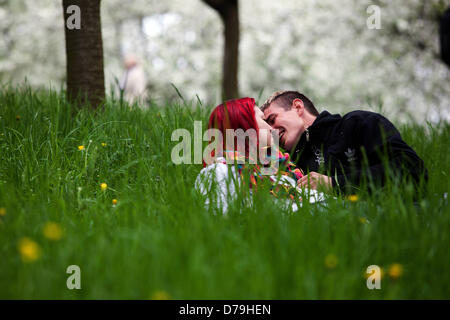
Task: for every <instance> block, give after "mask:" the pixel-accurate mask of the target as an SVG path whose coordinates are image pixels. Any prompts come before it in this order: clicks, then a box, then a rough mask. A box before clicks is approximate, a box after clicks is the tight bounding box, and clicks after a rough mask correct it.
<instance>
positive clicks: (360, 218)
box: [358, 217, 368, 224]
mask: <svg viewBox="0 0 450 320" xmlns="http://www.w3.org/2000/svg"><path fill="white" fill-rule="evenodd" d="M358 220H359V222H361V223H362V224H366V223H368V222H367V219H366V218H364V217H359V219H358Z"/></svg>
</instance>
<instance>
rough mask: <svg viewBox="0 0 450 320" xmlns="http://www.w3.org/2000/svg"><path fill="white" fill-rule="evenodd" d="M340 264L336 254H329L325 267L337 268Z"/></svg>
mask: <svg viewBox="0 0 450 320" xmlns="http://www.w3.org/2000/svg"><path fill="white" fill-rule="evenodd" d="M337 264H338V258H337V257H336V256H335V255H334V254H329V255H327V256H326V258H325V267H327V268H328V269H334V268H336V266H337Z"/></svg>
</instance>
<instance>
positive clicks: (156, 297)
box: [151, 290, 170, 300]
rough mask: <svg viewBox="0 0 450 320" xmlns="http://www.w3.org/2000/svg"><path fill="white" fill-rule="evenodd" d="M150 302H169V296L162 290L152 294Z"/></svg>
mask: <svg viewBox="0 0 450 320" xmlns="http://www.w3.org/2000/svg"><path fill="white" fill-rule="evenodd" d="M151 299H152V300H170V295H169V294H168V293H167V292H166V291H163V290H157V291H155V292H154V293H153V294H152V297H151Z"/></svg>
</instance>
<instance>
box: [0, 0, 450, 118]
mask: <svg viewBox="0 0 450 320" xmlns="http://www.w3.org/2000/svg"><path fill="white" fill-rule="evenodd" d="M371 4H375V5H378V6H380V8H381V27H382V28H381V29H380V30H370V29H368V28H367V26H366V20H367V18H368V17H369V14H368V13H367V12H366V10H367V7H368V6H369V5H371ZM239 6H240V8H239V10H240V30H241V35H240V47H239V48H240V52H239V58H240V61H239V86H240V88H239V91H240V95H241V96H253V97H256V98H258V97H259V96H261V98H260V99H259V102H260V103H261V102H262V101H263V100H264V99H265V98H266V97H267V96H269V95H270V94H271V93H272V92H273V91H275V90H279V89H296V90H299V91H301V92H303V93H305V94H306V95H308V96H310V97H311V98H312V99H313V101H314V102H315V104H316V105H317V106H318V107H319V109H321V110H322V109H328V110H330V111H331V112H342V111H347V110H350V109H355V108H361V109H372V110H375V111H380V106H382V108H383V109H382V112H383V113H384V114H385V115H387V116H389V117H395V118H397V119H399V120H405V119H409V118H410V117H412V118H413V119H414V120H415V121H419V122H423V121H424V120H430V121H433V122H435V121H439V120H446V121H448V120H449V119H450V107H449V102H450V86H449V80H450V70H449V68H448V67H446V65H445V64H444V63H443V62H442V61H441V60H440V59H439V35H438V28H439V25H438V20H439V17H440V15H442V13H443V12H444V10H445V9H446V8H447V7H448V6H450V1H449V0H429V1H423V0H408V1H388V0H384V1H382V0H378V1H376V0H372V1H369V0H340V1H334V0H322V1H320V2H319V1H314V0H301V1H298V0H282V1H270V0H241V1H240V2H239ZM63 23H64V20H63V9H62V5H61V1H60V0H40V1H26V0H14V1H10V0H0V34H1V36H0V82H1V83H4V84H5V83H6V84H8V83H11V84H13V85H20V84H23V83H24V81H25V79H26V80H27V82H28V83H29V84H30V85H31V86H32V87H35V88H42V87H48V86H49V85H50V86H52V87H53V88H54V89H57V90H59V89H61V88H64V85H65V72H66V69H65V59H66V58H65V51H64V48H65V47H64V24H63ZM102 29H103V46H104V57H105V78H106V85H107V92H111V89H113V88H115V89H116V91H117V84H116V79H119V78H120V77H121V76H122V74H123V71H124V67H123V59H124V57H125V56H126V55H127V54H135V55H137V56H138V57H139V58H140V61H141V62H142V65H143V67H144V70H145V72H146V75H147V80H148V83H147V88H148V95H149V97H150V98H151V99H152V100H154V101H156V102H157V103H164V102H165V101H167V100H172V99H175V98H177V93H176V91H175V90H174V88H173V86H172V85H171V84H174V85H175V86H176V87H177V88H178V89H179V90H180V92H181V93H182V95H183V96H184V97H185V98H186V99H196V95H198V96H199V98H200V99H201V100H202V101H203V102H206V103H210V104H213V105H215V104H218V103H219V102H220V86H221V84H220V82H221V65H222V45H223V35H222V29H223V26H222V23H221V21H220V19H219V17H218V15H217V13H216V12H215V11H214V10H212V9H211V8H210V7H209V6H207V5H206V4H205V3H204V2H202V1H200V0H183V1H181V0H167V1H156V0H133V1H120V0H103V1H102Z"/></svg>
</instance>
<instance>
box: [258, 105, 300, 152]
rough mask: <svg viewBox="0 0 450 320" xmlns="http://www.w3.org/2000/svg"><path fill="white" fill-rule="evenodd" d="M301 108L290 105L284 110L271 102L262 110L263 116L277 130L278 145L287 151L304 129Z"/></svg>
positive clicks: (295, 142)
mask: <svg viewBox="0 0 450 320" xmlns="http://www.w3.org/2000/svg"><path fill="white" fill-rule="evenodd" d="M302 112H303V110H299V109H297V108H295V107H291V109H289V110H285V109H284V108H283V107H280V106H279V105H277V103H276V102H272V103H271V104H270V106H269V107H268V108H266V109H265V110H264V118H265V120H266V122H267V123H268V124H269V125H271V126H272V128H273V129H278V130H279V135H280V145H281V146H282V147H283V148H284V149H286V150H287V151H291V149H292V148H294V147H295V145H296V144H297V142H298V140H299V139H300V136H301V135H302V133H303V132H304V131H305V123H304V121H303V118H302V117H301V115H302Z"/></svg>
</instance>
